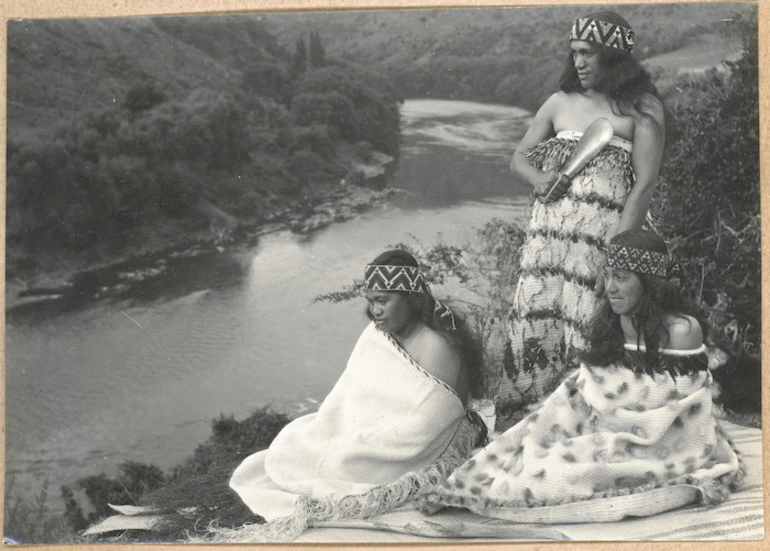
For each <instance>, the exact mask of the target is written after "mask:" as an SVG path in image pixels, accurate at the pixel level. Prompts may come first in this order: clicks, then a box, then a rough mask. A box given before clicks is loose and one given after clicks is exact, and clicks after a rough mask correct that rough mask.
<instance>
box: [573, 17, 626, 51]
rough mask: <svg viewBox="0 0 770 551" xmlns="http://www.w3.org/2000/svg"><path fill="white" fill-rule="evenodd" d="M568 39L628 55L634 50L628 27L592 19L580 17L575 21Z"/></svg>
mask: <svg viewBox="0 0 770 551" xmlns="http://www.w3.org/2000/svg"><path fill="white" fill-rule="evenodd" d="M569 39H570V40H585V41H586V42H593V43H595V44H599V45H600V46H605V47H607V48H615V49H616V50H620V51H622V52H627V53H629V54H630V53H631V51H632V50H633V49H634V31H633V30H632V29H631V28H630V27H624V26H623V25H616V24H615V23H608V22H607V21H602V20H601V19H595V18H593V17H581V18H579V19H578V20H577V21H575V23H574V25H572V30H571V31H570V33H569Z"/></svg>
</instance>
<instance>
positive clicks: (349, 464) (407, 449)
mask: <svg viewBox="0 0 770 551" xmlns="http://www.w3.org/2000/svg"><path fill="white" fill-rule="evenodd" d="M365 285H366V299H367V302H368V315H369V317H370V318H371V319H372V320H373V321H372V323H370V324H369V326H368V327H367V328H366V329H365V330H364V332H363V333H362V334H361V336H360V337H359V339H358V342H357V343H356V345H355V347H354V349H353V352H352V353H351V355H350V359H349V360H348V364H347V367H346V369H345V371H344V372H343V374H342V376H341V377H340V379H339V381H337V383H336V384H335V386H334V388H333V389H332V391H331V392H330V393H329V395H328V396H327V397H326V399H325V400H324V402H323V403H322V404H321V406H320V408H319V409H318V412H317V413H313V414H310V415H305V416H303V417H300V418H298V419H296V420H294V421H292V422H291V423H289V424H288V425H287V426H286V427H285V428H284V429H283V430H282V431H281V432H280V433H279V434H278V436H276V438H275V439H274V440H273V443H272V444H271V445H270V448H269V449H267V450H265V451H261V452H258V453H255V454H254V455H252V456H250V457H248V458H246V459H245V460H244V461H243V463H242V464H241V465H240V466H239V467H238V468H237V469H236V470H235V472H234V473H233V475H232V479H231V480H230V486H231V488H233V489H234V490H235V491H236V492H237V493H238V494H239V496H240V497H241V499H242V500H243V502H244V503H245V504H246V505H247V506H248V507H249V508H250V509H251V510H252V511H253V512H254V513H255V514H257V515H260V516H261V517H263V518H264V519H265V520H266V521H267V523H266V524H264V525H254V526H251V527H244V528H241V529H239V531H238V533H237V535H236V536H237V537H236V538H235V539H237V540H238V541H248V540H249V539H255V540H268V541H269V540H286V539H290V538H291V537H293V536H296V535H298V534H299V532H301V531H302V530H303V529H304V528H305V527H307V526H308V524H309V523H312V522H313V521H318V520H337V519H343V518H364V517H368V516H371V515H374V514H378V513H382V512H385V511H387V510H389V509H391V508H393V507H396V506H398V505H400V504H402V503H403V502H404V501H406V500H407V499H408V498H410V497H413V496H414V495H415V494H416V491H417V490H418V489H419V487H420V486H421V485H424V484H426V483H428V482H431V481H433V482H435V481H436V480H438V479H439V478H441V476H446V475H448V474H449V473H450V472H451V471H452V470H453V469H454V468H456V467H457V466H458V465H460V464H461V463H462V462H463V461H464V460H465V459H467V458H468V457H469V456H470V454H471V450H472V448H473V445H474V444H475V442H476V440H477V437H478V435H479V432H480V431H481V428H480V427H477V426H476V425H474V424H473V423H471V422H470V421H469V416H468V415H466V407H467V403H468V400H469V397H471V396H476V395H477V394H478V393H479V392H480V391H481V388H482V386H481V380H480V374H481V367H482V365H481V349H480V347H479V346H478V345H477V344H476V343H475V342H474V340H473V339H472V337H471V335H470V333H469V332H468V330H467V328H466V326H465V324H464V323H463V321H462V320H460V319H459V318H458V317H456V316H455V315H454V314H453V313H452V311H451V310H449V309H448V308H447V307H446V306H445V305H443V304H441V303H440V302H438V301H437V300H435V299H434V298H433V296H432V295H431V294H430V292H429V290H428V287H427V285H426V283H425V281H424V279H423V275H422V274H421V272H420V269H419V266H418V263H417V261H416V260H415V259H414V257H413V256H412V255H410V254H408V253H406V252H403V251H398V250H396V251H388V252H386V253H383V254H382V255H380V256H378V257H377V258H376V259H375V260H374V261H373V262H372V264H370V265H367V266H366V270H365ZM249 531H251V533H249Z"/></svg>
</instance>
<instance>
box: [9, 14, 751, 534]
mask: <svg viewBox="0 0 770 551" xmlns="http://www.w3.org/2000/svg"><path fill="white" fill-rule="evenodd" d="M602 9H609V10H613V11H616V12H617V13H619V14H621V15H622V16H623V17H624V18H625V19H626V20H627V21H628V22H629V23H630V24H631V25H632V27H633V30H634V33H635V36H634V54H633V55H634V56H635V57H636V59H637V60H639V61H640V62H641V64H642V66H643V68H644V69H645V70H646V71H648V72H649V74H650V75H651V77H652V81H653V82H654V84H655V86H656V87H657V91H658V93H659V96H660V98H661V99H662V101H663V104H664V105H665V117H666V125H665V133H666V140H665V141H666V146H665V151H664V153H663V159H662V162H661V169H660V176H659V178H658V183H657V187H656V189H655V193H654V194H653V196H652V199H651V203H650V205H651V206H650V214H649V217H648V224H650V226H649V227H651V228H654V229H655V230H656V231H658V232H659V233H660V234H662V235H663V237H664V238H665V239H666V241H667V243H668V245H669V247H670V248H671V250H672V251H673V252H674V254H675V255H677V256H678V257H679V258H681V259H682V260H684V262H683V263H682V273H681V278H680V281H681V283H682V286H683V288H684V289H686V294H687V296H688V297H689V298H690V299H693V300H695V301H697V302H698V304H699V305H700V306H701V308H702V309H703V310H704V312H705V313H706V315H707V317H708V322H709V325H710V329H711V332H710V333H709V344H710V345H711V344H713V345H714V346H713V347H711V346H710V347H709V361H710V367H711V368H712V369H713V377H714V380H715V381H716V384H715V385H714V391H713V392H714V396H715V397H716V398H715V400H716V401H717V402H719V403H720V406H719V408H720V410H722V412H723V416H724V418H725V426H726V427H727V433H728V436H729V437H730V438H731V440H732V441H733V443H734V444H735V447H736V448H737V449H738V451H739V452H740V457H741V461H742V463H743V465H745V467H746V470H747V474H746V477H745V478H744V479H743V480H742V481H741V482H740V483H738V485H737V487H736V491H735V492H734V493H733V494H732V495H731V496H730V497H729V498H728V499H727V500H726V501H725V502H723V503H721V504H719V505H716V506H708V505H704V504H702V503H701V502H700V501H696V502H694V503H689V504H686V505H685V506H684V507H683V508H681V509H678V510H675V511H670V512H665V513H662V514H661V515H658V516H653V517H647V518H641V519H633V518H629V519H625V520H621V521H614V522H606V523H599V522H586V523H580V524H571V523H570V522H569V518H561V517H558V518H560V519H561V520H558V522H557V521H554V522H552V523H550V524H540V523H538V522H536V521H535V522H532V521H531V519H530V521H527V522H521V521H519V522H512V521H508V520H502V519H493V518H488V517H485V516H480V515H474V514H472V513H470V512H469V511H468V510H465V509H447V510H444V511H441V512H439V513H436V514H435V515H433V516H426V515H423V514H422V513H420V512H419V511H416V510H407V511H401V512H398V513H392V514H386V515H381V516H380V517H374V518H372V519H371V520H366V519H363V520H361V521H356V522H357V523H358V524H357V525H356V526H357V529H354V528H352V527H351V526H352V524H351V525H349V526H347V527H345V526H344V523H338V525H334V523H331V524H329V525H327V526H326V527H323V524H321V527H315V528H314V527H312V526H311V527H310V528H309V529H308V530H306V531H304V532H302V533H301V534H300V535H299V536H298V541H302V542H377V541H381V542H431V541H432V542H436V541H446V540H454V539H465V538H476V541H478V540H479V539H481V540H498V541H499V540H501V539H509V540H565V539H572V540H597V539H603V540H645V539H653V540H690V539H698V540H756V539H761V538H762V537H763V534H764V514H763V509H764V504H763V500H762V488H763V486H762V458H761V429H760V426H761V413H760V400H761V397H760V389H761V386H760V380H759V353H760V349H761V328H760V319H761V318H760V313H759V312H760V302H761V298H760V288H761V279H760V275H759V266H760V240H759V236H760V223H759V221H760V218H759V193H760V192H759V190H760V185H759V138H758V132H759V126H758V125H759V122H758V120H759V107H758V101H759V98H758V82H757V78H758V77H757V68H758V55H757V25H758V23H757V19H758V7H757V4H754V3H721V2H717V3H708V4H705V3H704V4H655V5H652V4H630V5H618V6H614V5H609V6H603V7H602ZM590 10H591V8H589V7H587V6H580V5H573V6H549V7H509V8H478V9H470V8H463V9H417V10H399V9H391V10H367V11H333V12H332V11H330V12H320V11H318V12H313V11H306V12H293V13H272V12H271V13H266V12H265V13H242V14H228V15H191V16H153V17H150V16H143V17H121V18H77V19H21V20H11V21H8V22H7V89H6V91H5V93H6V97H7V171H6V192H7V206H6V296H5V305H6V335H5V336H6V349H5V350H6V357H5V381H6V409H5V420H6V435H5V441H6V454H5V458H6V463H5V496H4V499H5V507H4V510H5V513H4V531H3V535H4V538H5V541H6V542H11V543H14V542H16V543H29V544H35V543H38V544H39V543H70V544H80V543H89V544H90V543H105V542H111V541H118V542H121V543H133V542H156V541H158V542H166V541H180V540H181V541H187V539H188V538H187V536H192V537H193V538H194V537H201V538H205V537H207V536H209V535H210V534H211V532H210V531H209V530H208V529H209V527H210V525H209V522H210V520H211V519H218V520H217V521H218V522H219V525H220V526H223V527H234V528H237V527H238V526H239V525H240V524H243V523H245V522H253V521H254V519H255V518H256V517H253V518H251V519H249V518H248V517H244V518H243V519H241V520H236V519H235V517H234V516H231V517H228V514H229V513H227V511H224V512H223V511H222V510H221V509H218V510H217V511H214V509H216V508H217V507H220V506H219V505H210V503H209V501H207V497H205V496H196V495H195V492H194V490H189V491H190V496H191V497H190V503H189V506H190V509H189V510H187V512H186V513H185V512H184V511H183V512H182V513H180V512H179V510H175V511H174V512H173V515H171V516H174V515H175V516H174V519H175V521H179V522H181V523H182V524H184V522H187V521H189V520H190V518H194V517H195V516H196V515H197V514H199V513H200V510H201V509H205V508H207V507H208V508H209V509H211V510H208V511H206V513H205V514H206V515H208V516H205V519H207V520H206V521H205V522H204V524H205V525H204V526H195V527H194V528H193V526H194V523H193V522H191V523H190V525H189V526H190V527H191V529H190V530H189V531H188V532H183V531H181V530H180V531H179V533H173V531H165V532H164V531H163V530H162V529H161V528H159V527H160V526H161V525H162V522H161V523H157V524H153V523H154V520H148V519H150V517H152V519H155V518H156V517H155V516H153V514H154V513H153V512H152V511H149V510H147V509H142V510H141V511H139V514H138V515H134V516H137V517H144V520H140V521H138V522H139V523H140V524H141V523H142V522H146V524H145V525H143V526H142V527H143V528H151V529H147V530H145V529H143V530H128V529H126V528H130V526H129V525H122V524H119V525H118V526H120V527H121V528H120V529H116V530H113V531H110V532H107V533H106V534H101V535H97V536H87V535H85V531H86V530H88V529H89V527H93V526H95V525H97V524H98V523H100V522H102V521H103V520H104V519H106V518H109V517H113V516H118V517H123V518H125V517H129V516H131V514H130V513H131V512H133V511H132V510H131V509H126V508H123V509H122V510H116V509H114V508H112V507H110V505H108V504H111V505H118V506H147V505H152V504H153V503H155V504H157V503H158V501H155V500H156V499H161V501H162V498H157V496H164V495H165V494H164V488H169V487H174V488H177V487H179V486H180V485H182V486H184V482H185V481H188V482H189V481H191V480H198V479H196V478H195V477H199V476H203V477H204V478H205V477H206V476H208V477H209V478H207V479H206V480H207V482H206V483H207V484H210V485H211V486H212V487H213V486H216V487H217V492H219V493H220V494H221V495H223V496H224V495H225V494H226V493H227V492H230V490H229V489H228V487H227V481H228V478H229V474H230V473H232V470H233V469H234V468H235V466H236V465H238V464H239V463H240V462H241V461H242V460H243V459H244V458H246V457H247V456H249V455H250V454H252V453H254V452H256V451H258V450H261V449H265V448H267V447H268V446H269V445H270V442H271V441H272V439H273V437H274V436H275V435H276V434H277V432H278V431H279V430H280V429H281V428H282V427H283V426H284V425H285V424H286V423H287V422H288V421H289V420H291V419H294V418H297V417H299V416H303V415H307V414H312V413H315V412H316V411H317V410H318V408H319V406H320V405H321V403H322V402H323V401H324V399H325V398H326V396H327V395H328V394H329V392H330V391H331V389H332V388H333V386H334V385H335V383H336V381H337V380H338V379H339V377H340V375H341V374H342V372H343V370H344V369H345V366H346V362H347V361H348V357H349V355H350V352H351V350H352V349H353V347H354V345H355V344H356V342H357V340H358V338H359V335H360V334H361V332H362V331H363V330H364V328H365V327H366V326H367V324H368V323H369V320H368V319H367V316H366V302H365V300H364V299H363V298H362V297H361V294H360V292H358V290H357V288H356V286H355V285H356V282H360V280H361V279H362V278H363V275H364V272H363V270H364V266H365V265H366V264H367V263H368V262H370V261H371V260H372V259H373V258H374V257H375V256H377V254H379V253H380V252H382V251H384V250H386V249H389V248H394V246H397V245H403V246H406V247H408V248H409V249H410V250H412V251H413V252H415V253H416V255H417V256H418V257H419V258H420V259H421V260H422V261H423V262H424V263H425V265H426V266H430V267H431V269H430V270H429V272H428V273H429V274H430V277H429V279H430V282H431V285H432V291H433V293H434V294H435V295H436V297H441V298H446V297H451V298H452V299H453V302H452V304H453V305H455V306H456V308H457V309H458V311H459V312H461V313H463V314H464V315H465V316H466V317H467V318H468V320H469V322H471V323H470V325H471V326H472V327H473V328H474V329H476V330H478V331H479V333H480V335H481V336H480V338H481V339H482V340H483V344H484V347H485V362H484V364H485V365H484V370H485V373H486V375H487V377H486V382H485V384H486V387H485V389H484V392H483V397H482V398H481V399H478V400H476V401H474V402H473V405H474V407H475V408H476V409H478V410H479V411H481V413H482V418H483V420H484V421H485V422H486V423H487V425H488V428H489V429H490V431H495V430H497V431H501V430H503V428H507V427H503V426H502V425H501V424H500V423H501V415H502V414H501V412H503V410H505V407H504V406H506V404H507V402H505V400H503V399H502V398H500V396H501V389H504V388H508V387H505V385H504V384H503V382H504V381H505V380H506V377H508V379H510V378H511V374H510V373H508V374H507V375H506V371H505V369H506V368H505V343H506V339H507V336H506V325H507V322H508V316H509V310H510V307H511V303H512V300H513V296H514V294H515V292H516V282H517V279H518V273H519V270H520V266H519V257H518V251H519V249H520V247H521V246H522V244H523V241H522V240H523V239H525V237H526V235H525V231H524V228H525V226H526V224H527V220H528V216H529V213H530V208H531V205H532V202H533V195H532V188H531V187H530V186H529V185H527V184H526V183H525V182H524V181H522V179H521V178H520V177H518V176H517V175H514V174H513V173H512V171H511V167H510V165H511V158H512V155H513V153H514V151H515V150H516V148H517V146H518V145H519V142H520V141H521V139H522V137H523V136H524V134H525V132H526V131H527V129H528V128H529V127H530V125H531V124H532V121H533V117H534V115H535V113H536V112H537V111H538V109H539V108H540V106H541V105H542V104H543V103H544V102H545V101H546V99H548V97H549V96H551V94H553V93H554V92H556V91H557V90H558V89H559V79H560V75H561V74H562V71H563V69H564V67H565V65H566V64H567V63H568V62H569V60H570V54H569V51H570V42H569V36H570V35H569V32H570V28H571V26H572V24H573V22H574V21H575V19H576V18H578V17H581V16H584V15H586V14H587V13H590ZM536 369H540V368H536ZM533 373H535V372H534V371H533ZM527 376H531V377H532V378H533V380H534V378H535V377H536V374H527ZM512 384H513V385H514V386H515V384H516V383H515V381H513V383H512ZM517 388H518V387H517ZM510 392H516V391H510ZM510 392H509V394H507V395H506V396H507V397H509V398H510V396H511V394H510ZM506 399H507V398H506ZM508 405H509V404H508ZM496 406H497V411H496ZM509 409H510V408H509ZM506 411H507V413H506V415H507V414H508V413H510V411H508V410H506ZM496 418H497V426H495V422H496ZM394 428H395V427H394ZM196 484H197V483H196ZM194 485H195V484H193V486H194ZM188 486H189V484H188ZM166 493H168V492H166ZM203 493H205V492H203ZM215 493H216V492H215ZM212 499H213V498H212ZM223 499H224V498H223ZM229 499H230V501H228V503H230V504H231V505H232V504H235V503H236V502H237V501H238V500H237V497H233V496H232V495H230V496H229ZM196 500H197V501H196ZM211 503H213V501H212V502H211ZM209 505H210V506H209ZM238 505H241V504H238ZM196 507H197V509H196ZM233 508H235V505H233ZM241 508H242V507H241ZM201 514H202V513H201ZM239 514H240V513H239ZM630 514H632V515H635V514H636V515H639V514H643V513H640V512H639V511H638V510H636V509H634V510H633V512H632V513H630ZM162 516H163V515H161V516H160V517H158V518H161V517H162ZM180 518H181V519H182V520H179V519H180ZM201 518H204V517H201ZM238 518H239V519H240V518H241V517H238ZM594 520H606V519H602V518H600V515H599V516H597V517H596V518H595V519H594ZM121 522H122V521H121ZM311 524H312V523H311ZM353 524H355V523H353ZM185 526H187V525H185ZM229 537H231V536H229ZM236 537H237V536H236ZM247 537H248V536H246V535H244V536H243V538H247ZM218 541H228V540H227V539H223V540H218ZM230 541H242V540H240V539H235V540H230Z"/></svg>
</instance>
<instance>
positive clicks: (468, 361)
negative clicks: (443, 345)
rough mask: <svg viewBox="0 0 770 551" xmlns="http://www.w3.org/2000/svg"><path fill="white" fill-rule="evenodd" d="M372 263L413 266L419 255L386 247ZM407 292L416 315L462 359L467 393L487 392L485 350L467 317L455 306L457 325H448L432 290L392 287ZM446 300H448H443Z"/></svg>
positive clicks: (406, 294)
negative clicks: (437, 314) (441, 318)
mask: <svg viewBox="0 0 770 551" xmlns="http://www.w3.org/2000/svg"><path fill="white" fill-rule="evenodd" d="M371 264H380V265H385V266H411V267H413V268H419V267H420V264H419V262H417V259H416V258H415V257H414V256H412V255H411V254H410V253H408V252H406V251H403V250H400V249H395V250H391V251H385V252H384V253H382V254H381V255H379V256H378V257H377V258H375V259H374V260H372V262H371ZM389 292H392V293H400V294H402V295H405V296H406V298H407V300H408V302H409V304H410V306H411V310H412V313H413V316H414V317H415V318H418V319H419V320H420V321H421V322H422V323H424V324H425V325H427V326H428V327H430V328H431V329H433V330H434V331H436V332H437V333H438V334H439V335H441V337H442V338H443V339H444V340H445V341H446V342H447V343H448V344H449V346H450V347H451V348H452V350H454V351H455V352H456V353H457V354H458V355H459V356H460V360H461V365H462V367H463V369H464V370H465V372H466V374H467V376H468V393H469V395H470V396H471V397H472V398H481V397H482V395H483V393H484V354H483V350H482V347H481V344H480V342H479V340H478V338H477V337H476V336H475V335H474V334H473V331H471V329H470V328H469V327H468V324H467V323H466V322H465V319H463V317H462V316H461V315H460V314H459V313H458V312H457V310H456V309H453V310H452V312H453V313H454V318H455V327H456V329H451V327H447V326H446V325H445V324H444V323H440V322H437V321H436V319H435V317H434V315H433V312H434V309H435V306H436V299H435V298H433V295H432V294H430V293H407V292H402V291H389ZM442 302H444V303H446V301H442ZM366 315H367V317H368V318H369V319H372V314H371V312H370V311H369V308H367V309H366Z"/></svg>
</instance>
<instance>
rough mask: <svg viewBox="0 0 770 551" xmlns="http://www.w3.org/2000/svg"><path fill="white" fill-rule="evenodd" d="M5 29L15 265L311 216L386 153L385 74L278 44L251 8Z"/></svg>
mask: <svg viewBox="0 0 770 551" xmlns="http://www.w3.org/2000/svg"><path fill="white" fill-rule="evenodd" d="M8 27H9V33H8V146H7V152H8V157H7V158H8V164H7V166H8V170H7V199H8V201H7V204H8V209H7V236H8V254H7V266H8V272H9V273H10V274H12V275H20V276H22V275H23V276H25V277H26V276H34V275H37V274H39V273H40V272H46V271H49V270H51V269H58V268H60V267H61V266H62V265H65V266H66V265H68V264H70V263H71V262H74V263H75V264H77V265H78V266H80V267H87V266H88V265H89V264H90V263H94V262H96V263H101V262H108V261H111V260H116V259H121V258H126V257H127V256H131V255H135V254H137V253H141V254H149V253H151V252H152V251H153V250H157V249H159V248H166V247H171V246H175V245H180V244H182V243H184V242H186V241H189V240H196V239H200V238H205V239H212V238H215V239H219V240H221V239H226V238H228V236H229V234H230V232H231V230H234V229H236V227H237V226H242V227H241V228H240V230H243V227H246V226H248V227H253V226H255V225H258V224H261V223H264V222H265V221H267V220H272V219H273V218H275V216H278V215H282V213H285V212H286V211H287V209H294V210H298V209H300V210H303V211H308V215H312V214H313V205H314V204H320V203H321V201H320V200H321V199H322V198H323V197H324V196H326V195H329V194H330V193H331V194H334V193H335V189H333V188H335V186H338V184H339V182H340V181H341V180H342V179H343V178H346V177H349V178H347V180H348V181H360V179H361V178H360V174H359V172H360V171H361V169H362V167H363V168H366V166H367V164H369V165H373V164H377V163H381V162H382V159H383V158H385V159H390V157H387V156H383V155H377V152H384V153H387V154H388V155H391V156H393V155H395V154H397V151H398V140H399V115H398V105H397V98H396V96H395V95H394V93H393V92H392V90H391V87H390V85H389V83H387V82H386V81H385V80H384V79H382V78H379V77H378V75H376V74H374V73H371V72H370V71H369V70H367V69H366V68H364V67H361V66H358V65H356V64H354V63H347V62H338V61H336V60H334V59H330V58H327V57H325V56H324V55H323V51H322V46H320V45H319V44H318V43H316V44H313V43H311V44H310V49H309V51H308V52H307V55H305V56H297V55H293V54H292V53H291V52H287V51H286V50H284V49H282V48H281V47H280V46H279V45H278V41H277V39H276V38H275V37H274V36H273V35H272V34H271V33H270V32H269V31H268V26H267V25H266V24H265V23H264V22H262V21H261V20H260V18H259V17H258V16H248V17H246V16H209V17H170V18H122V19H91V20H85V19H80V20H41V21H12V22H10V23H9V26H8ZM313 56H314V57H313ZM325 194H326V195H325ZM240 230H239V231H240ZM241 233H243V232H242V231H241Z"/></svg>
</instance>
